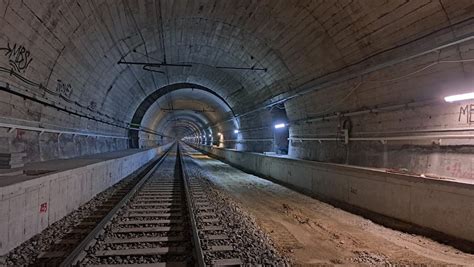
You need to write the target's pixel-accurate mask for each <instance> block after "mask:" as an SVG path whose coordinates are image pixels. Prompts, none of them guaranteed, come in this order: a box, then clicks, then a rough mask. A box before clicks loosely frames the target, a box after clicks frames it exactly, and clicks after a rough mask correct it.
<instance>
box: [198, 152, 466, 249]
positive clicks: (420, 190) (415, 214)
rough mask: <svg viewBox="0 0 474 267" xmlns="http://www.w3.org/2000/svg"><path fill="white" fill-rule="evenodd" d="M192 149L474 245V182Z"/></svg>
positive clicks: (332, 198)
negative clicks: (459, 181) (473, 222)
mask: <svg viewBox="0 0 474 267" xmlns="http://www.w3.org/2000/svg"><path fill="white" fill-rule="evenodd" d="M191 145H192V146H193V147H195V148H197V149H199V150H201V151H204V152H207V153H208V154H210V155H213V156H215V157H217V158H220V159H223V160H225V161H226V162H228V163H230V164H232V165H235V166H237V167H239V168H241V169H243V170H245V171H248V172H251V173H254V174H256V175H259V176H262V177H267V178H271V179H274V180H276V181H278V182H281V183H282V184H285V185H289V186H290V187H293V188H295V189H297V190H298V191H302V192H304V193H307V194H310V195H313V196H316V197H318V198H321V199H324V200H329V201H330V202H332V203H334V202H335V203H342V204H344V205H347V206H351V207H356V208H360V209H361V210H366V211H369V212H372V213H375V214H379V215H382V216H387V217H390V218H395V219H397V220H400V221H402V222H406V223H409V224H411V225H415V226H419V227H422V228H427V229H430V230H433V231H434V232H435V233H442V234H445V235H447V236H448V237H453V238H454V239H455V240H461V241H462V240H464V241H467V242H468V243H469V244H474V243H472V242H474V225H473V224H472V223H470V222H472V221H473V220H474V185H473V184H467V183H457V182H450V181H443V180H435V179H426V178H421V177H417V176H410V175H403V174H395V173H386V172H383V171H380V170H374V169H370V168H362V167H355V166H347V165H339V164H330V163H321V162H315V161H306V160H298V159H291V158H282V157H275V156H265V155H263V154H258V153H250V152H241V151H235V150H229V149H222V148H217V147H210V146H204V145H195V144H191ZM443 238H444V237H443ZM461 247H463V248H464V247H465V246H464V245H461Z"/></svg>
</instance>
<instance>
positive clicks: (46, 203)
mask: <svg viewBox="0 0 474 267" xmlns="http://www.w3.org/2000/svg"><path fill="white" fill-rule="evenodd" d="M47 211H48V202H45V203H43V204H41V205H40V213H44V212H47Z"/></svg>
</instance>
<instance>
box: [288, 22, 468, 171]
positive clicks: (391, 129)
mask: <svg viewBox="0 0 474 267" xmlns="http://www.w3.org/2000/svg"><path fill="white" fill-rule="evenodd" d="M458 30H459V32H466V33H468V32H472V24H467V25H465V26H463V27H462V28H460V29H458ZM452 34H453V33H451V32H446V33H444V34H440V35H439V37H438V39H437V42H438V43H443V42H445V41H448V40H449V38H451V36H452ZM454 34H455V33H454ZM427 43H430V41H429V40H426V42H423V43H422V42H421V41H420V44H425V45H426V44H427ZM473 48H474V43H473V42H472V41H467V42H463V43H460V44H458V45H454V46H451V47H448V48H444V49H440V50H438V51H433V52H431V53H427V54H426V55H424V56H420V57H417V58H414V59H411V60H405V61H403V62H402V63H398V64H393V65H389V64H388V65H387V66H386V67H384V68H382V69H380V70H377V71H373V72H371V73H369V74H366V75H361V76H360V77H357V78H353V79H351V80H348V81H347V82H343V83H339V84H337V85H331V86H326V87H324V88H321V89H320V90H315V91H314V92H312V93H308V94H306V95H304V96H301V97H296V98H294V99H291V100H289V101H287V102H286V103H285V107H286V110H287V113H288V117H289V120H290V121H291V127H290V138H291V139H292V140H291V142H290V149H289V154H290V155H291V156H292V157H296V158H301V159H306V160H315V161H321V162H329V163H343V164H351V165H358V166H365V167H376V168H389V169H394V170H401V171H405V172H410V173H415V174H427V175H434V176H441V177H457V178H466V179H474V176H473V175H474V169H473V164H472V163H473V161H472V153H473V152H474V142H473V139H472V136H470V135H472V131H473V130H474V128H472V125H473V123H474V117H472V115H471V114H472V112H473V110H474V102H473V101H469V100H468V101H460V102H455V103H446V102H445V101H444V99H443V98H444V97H445V96H449V95H454V94H461V93H466V92H471V91H472V84H473V82H474V80H473V78H472V77H473V75H472V74H473V70H474V68H473V66H474V65H473V62H472V60H471V61H469V60H467V61H466V59H472V58H473V57H474V52H473V51H474V50H473ZM411 50H413V51H416V50H417V48H416V47H414V48H413V49H407V50H406V51H402V52H400V53H396V54H395V55H394V57H395V58H397V57H398V58H403V57H404V56H406V55H408V54H410V52H409V51H411ZM407 51H408V52H407ZM463 60H465V61H463ZM443 62H444V63H443ZM344 123H346V125H347V126H346V127H347V128H350V129H349V132H350V133H349V143H348V144H345V143H344V133H343V127H344V126H343V124H344ZM423 135H425V136H429V135H431V136H436V137H433V138H424V139H423V138H420V136H423ZM449 135H464V137H459V138H452V137H449ZM318 138H320V139H318ZM384 138H385V139H384ZM391 138H392V139H391ZM397 138H399V140H396V139H397Z"/></svg>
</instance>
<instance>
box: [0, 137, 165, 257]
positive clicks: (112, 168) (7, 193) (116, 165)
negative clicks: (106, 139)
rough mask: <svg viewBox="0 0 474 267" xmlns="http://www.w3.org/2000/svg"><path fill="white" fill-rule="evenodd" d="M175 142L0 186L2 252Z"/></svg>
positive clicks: (49, 223)
mask: <svg viewBox="0 0 474 267" xmlns="http://www.w3.org/2000/svg"><path fill="white" fill-rule="evenodd" d="M171 145H172V143H170V144H167V145H164V146H161V147H157V148H152V149H149V150H145V151H142V152H137V153H134V154H131V155H127V156H124V157H119V158H113V159H108V160H104V161H100V162H97V163H93V164H89V165H86V166H80V167H77V168H73V169H69V170H64V171H60V172H57V173H53V174H49V175H44V176H41V177H38V178H35V179H30V180H26V181H22V182H19V183H15V184H9V185H7V186H3V187H0V226H1V227H0V255H4V254H6V253H8V252H9V251H10V250H11V249H13V248H15V247H16V246H18V245H20V244H21V243H23V242H24V241H26V240H28V239H30V238H31V237H33V236H34V235H36V234H38V233H40V232H41V231H42V230H43V229H45V228H46V227H48V226H49V225H51V224H53V223H54V222H56V221H58V220H60V219H61V218H63V217H64V216H66V215H67V214H69V213H70V212H72V211H73V210H75V209H77V208H78V207H79V206H80V205H82V204H84V203H86V202H88V201H89V200H90V199H92V198H93V197H94V196H95V195H97V194H98V193H100V192H102V191H104V190H105V189H107V188H109V187H110V186H112V185H114V184H115V183H117V182H119V181H121V180H122V179H123V178H125V177H127V176H128V175H130V174H132V173H133V172H134V171H136V170H138V169H139V168H140V167H142V166H143V165H145V164H146V163H148V162H149V161H151V160H152V159H154V158H156V157H158V156H160V155H162V154H163V153H164V152H166V151H167V150H168V149H169V148H170V147H171Z"/></svg>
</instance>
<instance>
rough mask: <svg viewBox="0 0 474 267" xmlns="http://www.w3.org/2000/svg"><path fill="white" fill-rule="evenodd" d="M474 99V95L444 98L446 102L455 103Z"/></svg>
mask: <svg viewBox="0 0 474 267" xmlns="http://www.w3.org/2000/svg"><path fill="white" fill-rule="evenodd" d="M468 99H474V93H467V94H460V95H450V96H447V97H445V98H444V101H446V102H455V101H461V100H468Z"/></svg>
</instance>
